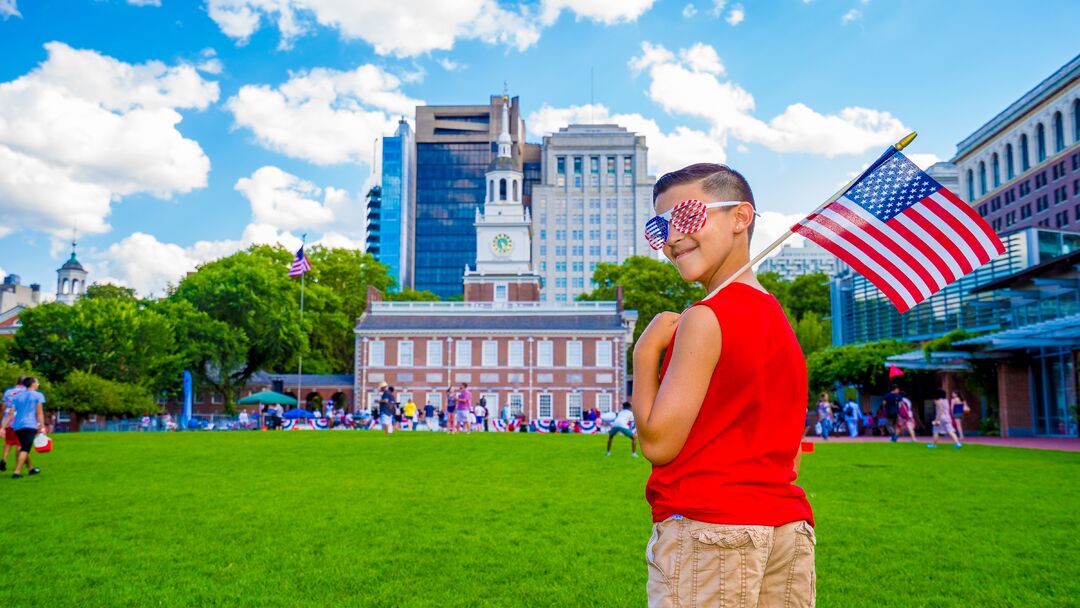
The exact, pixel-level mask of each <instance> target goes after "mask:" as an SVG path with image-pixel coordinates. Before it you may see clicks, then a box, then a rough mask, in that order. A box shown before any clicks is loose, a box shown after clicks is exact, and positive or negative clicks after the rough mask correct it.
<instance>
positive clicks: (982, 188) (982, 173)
mask: <svg viewBox="0 0 1080 608" xmlns="http://www.w3.org/2000/svg"><path fill="white" fill-rule="evenodd" d="M983 194H986V163H984V162H982V161H979V196H982V195H983Z"/></svg>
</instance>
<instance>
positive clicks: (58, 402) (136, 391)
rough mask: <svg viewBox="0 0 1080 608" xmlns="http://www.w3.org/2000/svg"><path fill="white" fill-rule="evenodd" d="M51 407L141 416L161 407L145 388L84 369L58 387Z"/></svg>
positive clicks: (84, 412)
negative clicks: (102, 376)
mask: <svg viewBox="0 0 1080 608" xmlns="http://www.w3.org/2000/svg"><path fill="white" fill-rule="evenodd" d="M48 407H49V409H59V410H65V411H68V412H75V413H77V414H104V415H108V416H137V415H139V414H142V413H144V412H157V411H158V410H159V409H160V408H159V407H158V405H157V403H156V402H155V401H154V397H153V395H151V394H150V391H148V390H147V389H146V388H145V387H142V386H138V385H135V384H127V383H124V382H114V381H112V380H106V379H104V378H101V377H98V376H96V375H94V374H91V373H89V372H84V371H74V372H72V373H71V374H69V375H68V377H67V379H66V380H65V381H64V382H62V383H60V385H58V386H57V387H56V389H55V390H54V395H53V396H52V398H51V399H49V402H48Z"/></svg>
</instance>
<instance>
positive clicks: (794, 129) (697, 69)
mask: <svg viewBox="0 0 1080 608" xmlns="http://www.w3.org/2000/svg"><path fill="white" fill-rule="evenodd" d="M704 46H705V45H702V44H700V43H699V44H697V45H694V46H692V47H690V49H684V50H682V51H680V53H679V55H678V57H679V58H676V55H675V54H674V53H672V52H671V51H669V50H667V49H666V48H664V47H663V46H661V45H654V44H651V43H649V42H643V43H642V45H641V55H639V56H637V57H634V58H632V59H631V60H630V67H631V69H633V70H634V71H635V72H647V74H648V76H649V80H650V82H649V89H648V95H649V98H650V99H652V100H653V101H654V102H656V103H658V104H660V106H661V107H663V108H664V110H665V111H667V112H668V113H670V114H674V115H683V116H689V117H694V118H698V119H703V120H705V121H707V122H708V123H709V124H710V126H711V128H710V133H711V135H712V136H713V137H714V139H716V140H718V141H724V140H725V139H726V137H727V136H728V135H730V136H732V137H734V138H736V139H739V140H741V141H743V142H748V143H759V144H762V145H764V146H766V147H768V148H770V149H772V150H775V151H777V152H808V153H813V154H822V155H824V156H829V157H831V156H836V155H839V154H859V153H862V152H865V151H866V150H869V149H872V148H875V147H878V146H882V145H888V144H890V143H893V142H895V141H896V140H897V139H899V138H900V137H902V136H903V135H905V134H906V133H907V132H908V131H909V129H907V128H906V127H904V125H903V124H902V123H901V122H900V120H899V119H897V118H895V117H893V116H892V115H891V114H889V113H888V112H882V111H879V110H873V109H868V108H860V107H848V108H842V109H841V110H840V111H839V112H838V113H836V114H828V115H826V114H820V113H818V112H816V111H815V110H813V109H811V108H810V107H808V106H806V105H805V104H802V103H793V104H791V105H790V106H788V107H787V109H786V110H784V112H783V113H781V114H780V115H778V116H776V117H774V118H772V119H770V120H769V121H768V122H766V121H763V120H761V119H759V118H757V117H756V116H754V110H755V101H754V96H753V95H751V94H750V92H748V91H747V90H745V89H743V88H742V87H741V86H739V85H738V84H737V83H734V82H731V81H727V80H723V79H721V78H720V76H721V75H722V72H721V73H717V72H716V70H715V69H710V66H713V65H716V66H721V69H722V64H721V63H720V59H719V57H718V56H717V57H716V62H715V64H714V63H712V62H710V61H704V60H702V59H701V58H703V57H706V56H709V54H708V53H707V52H706V51H705V50H704V49H702V48H701V47H704ZM712 55H715V50H714V51H713V53H712Z"/></svg>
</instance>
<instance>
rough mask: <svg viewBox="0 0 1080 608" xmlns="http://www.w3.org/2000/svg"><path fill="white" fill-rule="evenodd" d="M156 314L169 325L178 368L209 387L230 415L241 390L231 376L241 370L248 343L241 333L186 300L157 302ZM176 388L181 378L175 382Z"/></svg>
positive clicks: (177, 378)
mask: <svg viewBox="0 0 1080 608" xmlns="http://www.w3.org/2000/svg"><path fill="white" fill-rule="evenodd" d="M156 306H157V310H158V312H159V313H160V314H162V315H163V316H164V317H166V318H167V319H168V320H169V323H170V324H171V325H172V330H173V336H174V340H175V349H176V354H177V355H178V356H179V359H180V367H182V368H183V369H186V370H188V371H190V372H191V373H192V375H193V376H194V377H195V381H196V382H197V383H198V384H200V385H204V386H209V387H211V388H212V389H213V390H214V391H215V392H216V393H218V394H219V395H222V396H223V397H224V399H225V409H226V411H231V409H232V405H233V403H234V398H235V396H236V391H237V389H238V388H240V385H238V384H237V382H236V380H235V378H234V374H236V373H237V371H239V370H240V369H242V368H243V367H244V357H245V356H247V350H248V346H247V344H248V341H247V336H246V335H245V334H244V332H243V331H242V330H240V329H238V328H235V327H232V326H230V325H229V324H227V323H224V322H222V321H218V320H216V319H213V318H211V317H210V315H208V314H206V313H205V312H203V311H201V310H198V309H196V308H195V306H194V305H192V304H191V302H188V301H186V300H178V299H169V300H163V301H161V302H159V303H158V304H157V305H156ZM175 381H176V384H175V385H174V386H176V387H177V388H178V387H179V386H180V377H179V376H178V377H176V378H175Z"/></svg>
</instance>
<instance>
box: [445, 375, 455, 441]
mask: <svg viewBox="0 0 1080 608" xmlns="http://www.w3.org/2000/svg"><path fill="white" fill-rule="evenodd" d="M457 398H458V395H457V392H455V391H454V387H452V386H448V387H446V430H447V431H449V432H450V434H451V435H454V434H456V433H457V432H458V425H457Z"/></svg>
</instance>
